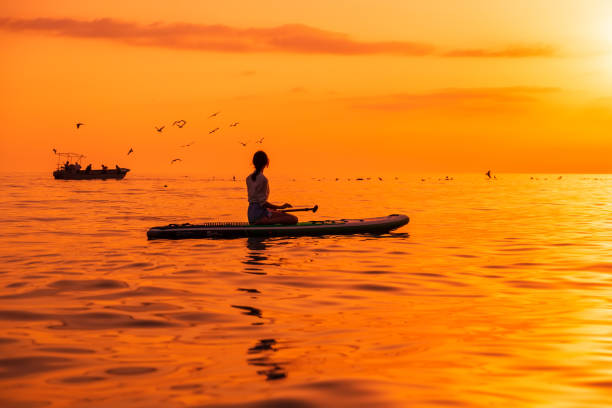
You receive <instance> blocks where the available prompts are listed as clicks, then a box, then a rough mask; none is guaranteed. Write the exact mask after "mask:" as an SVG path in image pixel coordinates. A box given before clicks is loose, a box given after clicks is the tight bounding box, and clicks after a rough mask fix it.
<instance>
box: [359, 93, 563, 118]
mask: <svg viewBox="0 0 612 408" xmlns="http://www.w3.org/2000/svg"><path fill="white" fill-rule="evenodd" d="M558 91H560V89H558V88H547V87H520V86H517V87H502V88H447V89H441V90H438V91H434V92H428V93H401V94H392V95H383V96H377V97H365V98H353V99H350V100H349V103H350V104H351V105H352V106H354V107H357V108H362V109H370V110H379V111H390V112H393V111H397V112H402V111H411V110H429V109H431V110H445V111H457V112H462V113H465V112H503V111H516V110H519V109H522V108H524V107H525V105H527V104H529V103H532V102H536V101H538V100H539V98H540V97H541V96H543V95H546V94H551V93H554V92H558Z"/></svg>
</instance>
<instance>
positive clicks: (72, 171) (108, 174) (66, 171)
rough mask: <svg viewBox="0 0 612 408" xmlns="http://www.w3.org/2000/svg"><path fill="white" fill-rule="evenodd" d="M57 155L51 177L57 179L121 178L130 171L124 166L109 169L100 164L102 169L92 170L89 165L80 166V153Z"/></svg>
mask: <svg viewBox="0 0 612 408" xmlns="http://www.w3.org/2000/svg"><path fill="white" fill-rule="evenodd" d="M54 152H55V154H56V155H57V169H56V170H55V171H54V172H53V177H54V178H55V179H57V180H107V179H115V180H121V179H122V178H124V177H125V175H126V174H127V173H128V171H130V169H126V168H124V167H119V166H115V168H114V169H109V168H107V167H106V166H104V165H102V169H99V170H93V169H92V168H91V165H89V166H87V167H86V168H85V169H83V168H82V167H81V160H82V159H83V158H85V156H84V155H82V154H80V153H59V152H56V151H55V149H54Z"/></svg>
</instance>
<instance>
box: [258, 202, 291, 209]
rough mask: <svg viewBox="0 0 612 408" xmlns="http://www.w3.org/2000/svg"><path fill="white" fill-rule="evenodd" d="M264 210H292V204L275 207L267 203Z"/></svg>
mask: <svg viewBox="0 0 612 408" xmlns="http://www.w3.org/2000/svg"><path fill="white" fill-rule="evenodd" d="M263 207H264V208H269V209H271V210H282V209H283V208H291V204H289V203H285V204H283V205H274V204H272V203H269V202H267V201H266V202H265V203H264V205H263Z"/></svg>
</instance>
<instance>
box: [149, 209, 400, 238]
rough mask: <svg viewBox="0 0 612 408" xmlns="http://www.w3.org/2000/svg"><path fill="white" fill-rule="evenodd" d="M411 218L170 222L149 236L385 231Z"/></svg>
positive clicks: (242, 235)
mask: <svg viewBox="0 0 612 408" xmlns="http://www.w3.org/2000/svg"><path fill="white" fill-rule="evenodd" d="M408 221H410V219H409V218H408V216H406V215H402V214H391V215H388V216H386V217H378V218H362V219H352V220H348V219H341V220H326V221H308V222H300V223H297V224H295V225H280V224H275V225H251V224H248V223H246V222H229V223H220V222H219V223H217V222H212V223H206V224H199V225H196V224H170V225H166V226H164V227H153V228H151V229H150V230H149V231H147V237H148V238H149V239H186V238H235V237H262V236H263V237H268V236H300V235H328V234H361V233H373V234H382V233H385V232H389V231H392V230H394V229H397V228H399V227H401V226H403V225H406V224H407V223H408Z"/></svg>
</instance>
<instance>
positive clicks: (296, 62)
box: [0, 0, 612, 175]
mask: <svg viewBox="0 0 612 408" xmlns="http://www.w3.org/2000/svg"><path fill="white" fill-rule="evenodd" d="M6 3H8V4H6ZM427 3H428V4H425V2H422V4H420V3H417V2H407V1H400V0H396V1H390V0H383V1H381V0H379V1H374V0H369V1H366V0H356V1H351V2H339V1H338V2H330V1H323V0H321V1H319V0H317V1H309V2H299V3H298V2H292V1H285V0H278V1H258V2H252V1H238V0H232V1H223V2H217V1H196V0H183V1H172V2H167V1H151V0H147V1H144V0H143V1H141V0H133V1H130V2H124V1H114V0H112V1H97V2H93V1H91V2H83V1H77V0H74V1H73V0H63V1H53V2H49V1H42V0H41V1H32V0H26V1H24V0H22V1H20V2H10V3H9V2H3V3H2V4H1V5H0V47H1V51H2V57H1V58H2V63H1V64H0V91H1V92H2V95H3V97H2V99H0V123H2V127H1V130H0V171H10V170H20V171H27V170H36V171H47V170H49V171H50V170H52V169H53V167H54V164H55V157H54V156H53V154H52V151H51V149H53V148H56V149H58V150H59V151H77V152H81V153H84V154H85V155H87V156H88V159H87V162H92V163H93V164H94V166H98V165H99V164H101V163H105V164H107V165H111V166H114V164H116V163H118V164H120V165H122V166H124V167H129V168H131V169H132V171H133V172H134V173H132V174H137V173H168V174H178V173H181V174H182V173H201V174H208V175H232V174H237V175H241V174H243V173H247V172H248V171H249V160H250V157H251V155H252V153H253V152H254V151H255V150H256V149H259V148H263V149H265V150H266V151H267V152H268V153H269V154H270V156H271V159H272V167H273V169H274V171H275V172H279V173H286V174H295V175H306V174H316V175H327V174H330V175H335V174H338V175H344V174H353V173H355V172H356V171H361V172H362V174H376V173H381V174H384V173H389V172H412V171H414V172H423V171H427V172H432V171H433V172H436V171H440V172H464V171H483V170H486V169H489V168H491V169H494V170H495V171H497V172H612V160H610V157H612V132H611V130H612V3H611V2H609V1H603V0H601V1H594V0H592V1H583V2H576V1H573V0H563V1H556V2H554V8H553V7H552V4H553V2H550V1H546V0H530V1H522V0H521V1H513V2H505V1H495V2H482V1H462V2H457V1H454V0H448V1H435V2H427ZM429 3H431V4H429ZM215 111H221V113H220V114H219V115H218V116H217V117H215V118H208V116H209V115H210V114H211V113H213V112H215ZM178 119H185V120H186V121H187V125H185V127H183V128H182V129H179V128H177V127H176V126H171V123H172V122H173V121H174V120H178ZM234 121H238V122H240V124H239V125H238V126H236V127H231V128H230V127H229V124H230V123H232V122H234ZM76 122H83V123H85V126H83V127H82V128H81V129H79V130H77V129H76V128H75V126H74V124H75V123H76ZM162 125H165V126H166V128H165V129H164V131H163V132H162V133H158V132H156V131H155V129H154V126H162ZM216 127H219V128H220V130H219V131H217V132H215V133H214V134H209V133H208V132H209V131H210V130H212V129H214V128H216ZM262 137H263V138H264V139H263V142H262V143H261V144H257V143H255V141H256V140H259V139H260V138H262ZM192 141H194V142H195V143H194V144H193V145H192V146H190V147H187V148H183V147H180V146H181V145H184V144H188V143H190V142H192ZM239 142H244V143H246V144H247V146H246V147H243V146H242V145H241V144H240V143H239ZM129 148H133V149H134V153H133V154H132V155H130V156H126V153H127V151H128V150H129ZM179 157H180V158H182V159H183V161H182V162H181V163H178V164H174V165H170V160H171V159H174V158H179ZM271 170H272V168H271Z"/></svg>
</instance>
